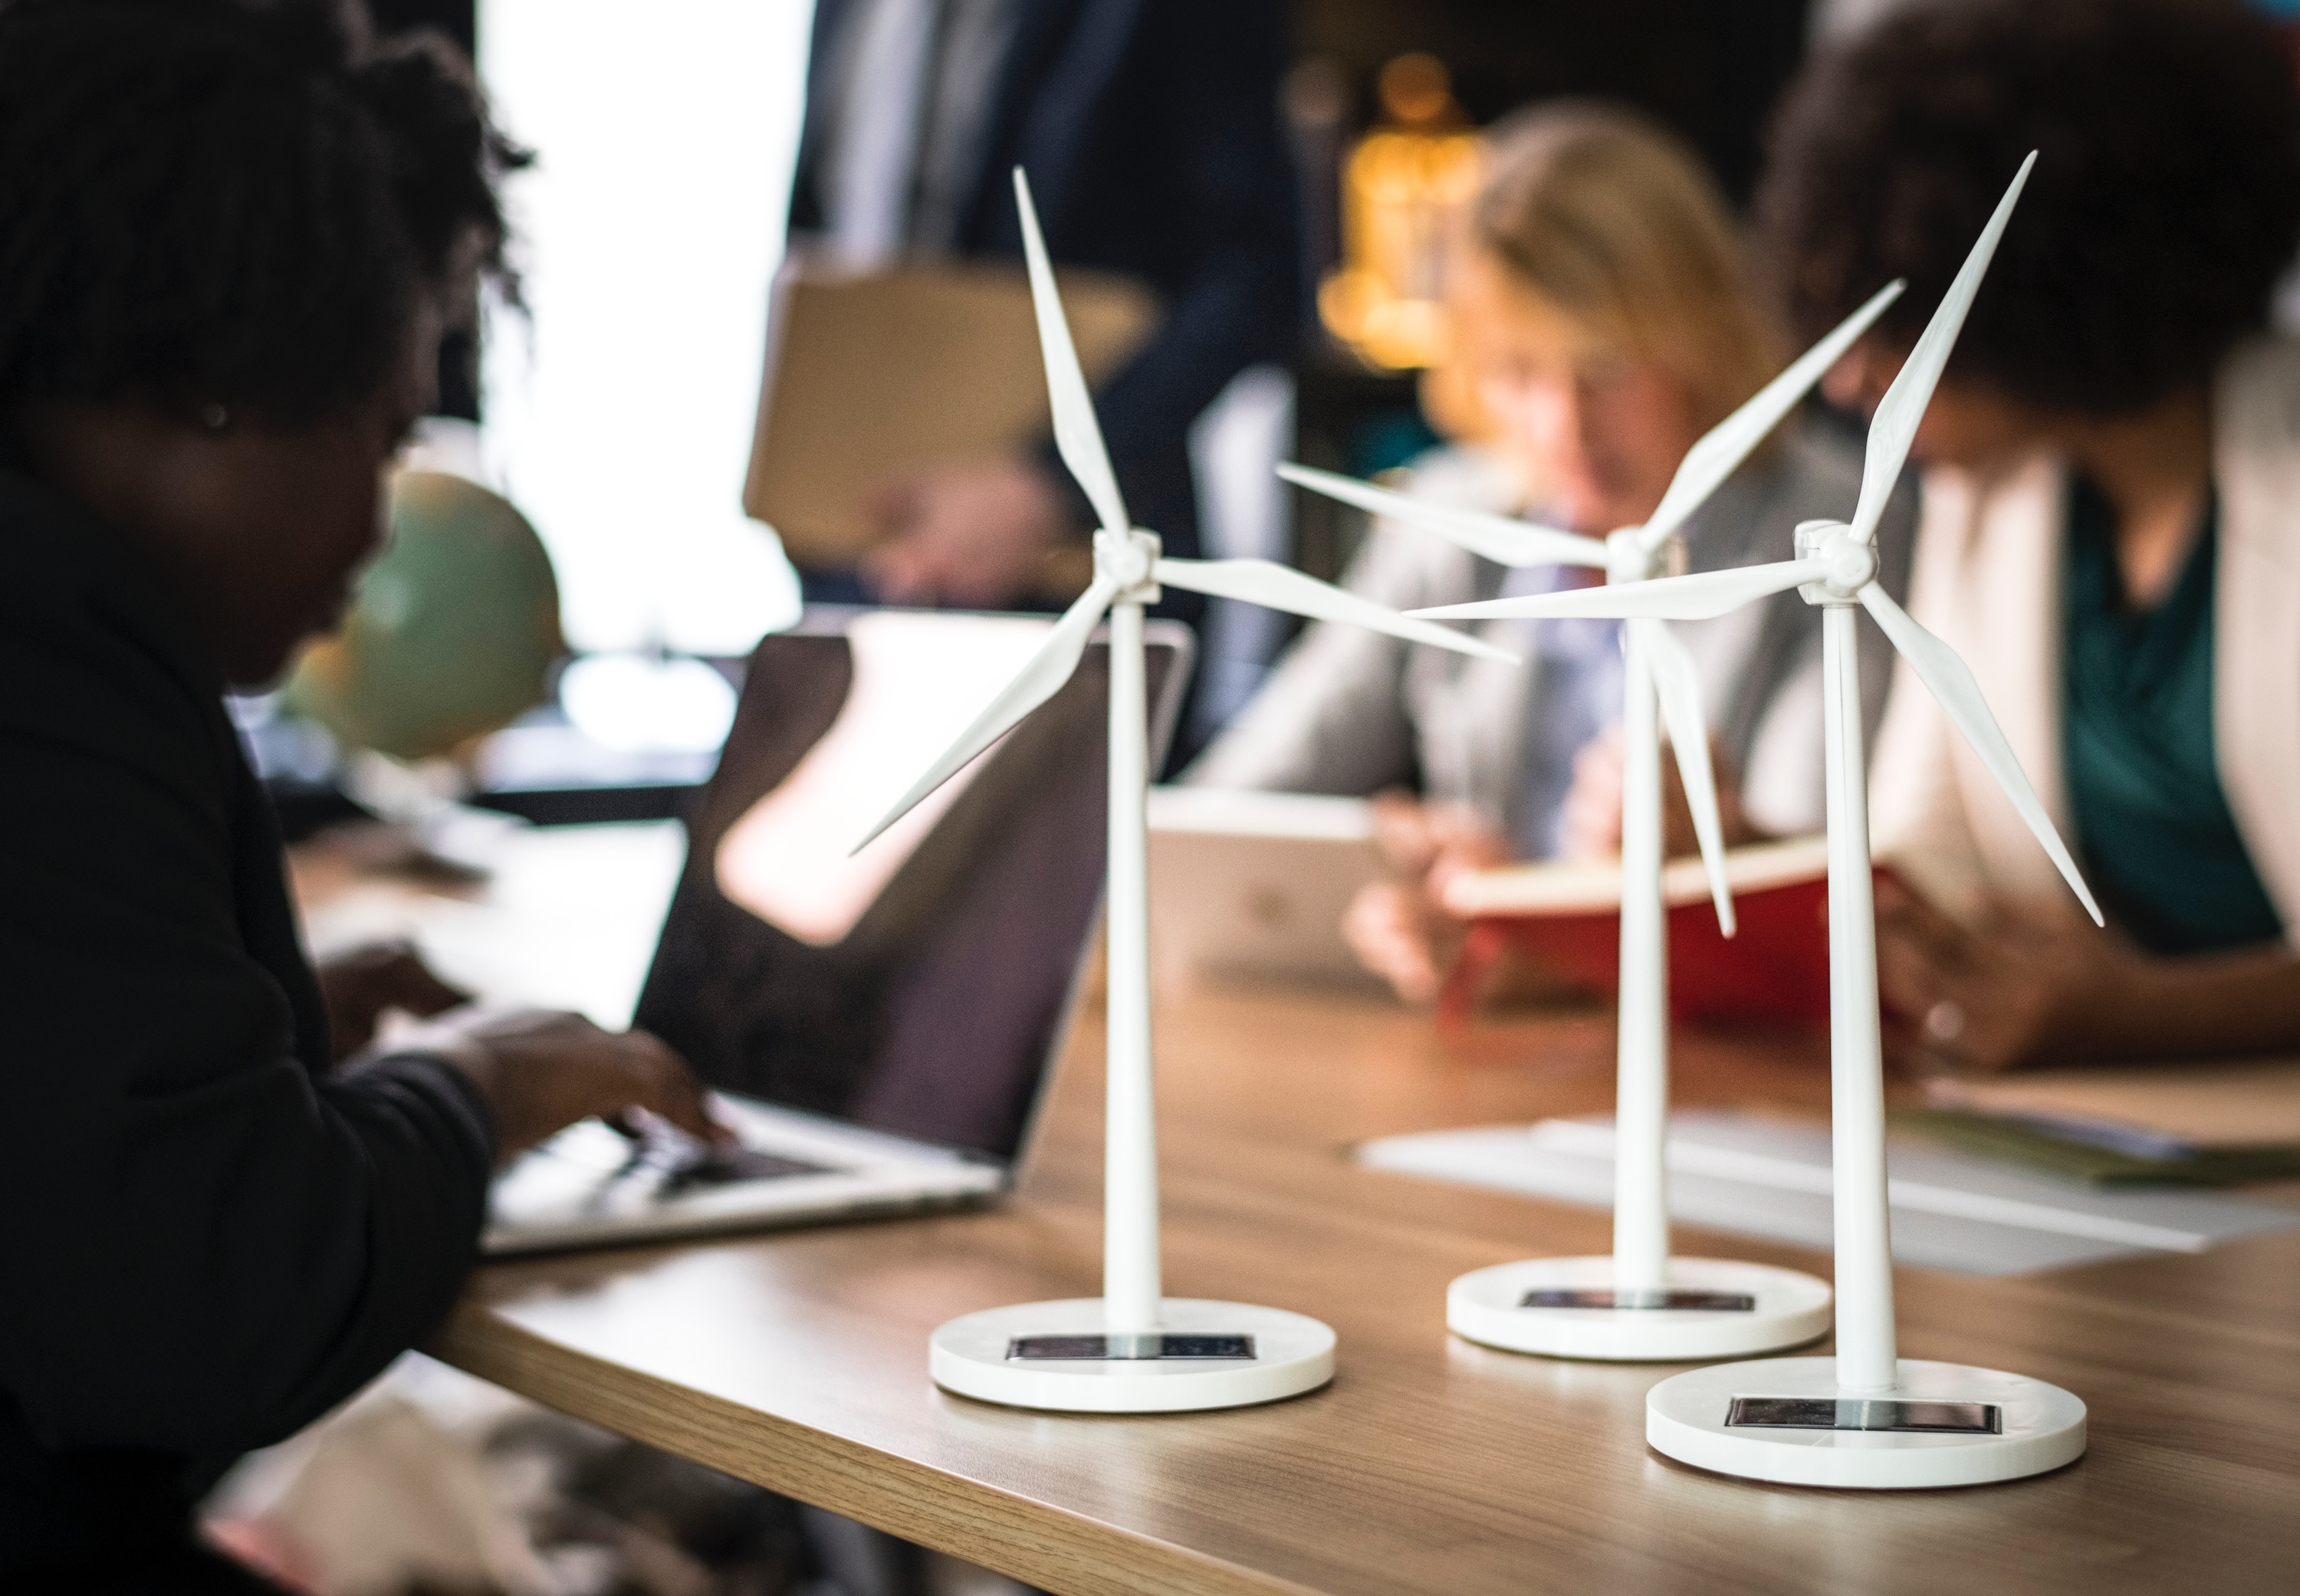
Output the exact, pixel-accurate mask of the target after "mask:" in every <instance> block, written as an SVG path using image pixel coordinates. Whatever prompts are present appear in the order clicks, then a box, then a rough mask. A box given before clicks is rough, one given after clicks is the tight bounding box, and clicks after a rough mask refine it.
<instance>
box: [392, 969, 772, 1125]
mask: <svg viewBox="0 0 2300 1596" xmlns="http://www.w3.org/2000/svg"><path fill="white" fill-rule="evenodd" d="M385 1048H387V1049H388V1050H389V1051H391V1052H421V1053H429V1054H430V1055H432V1056H433V1057H435V1058H439V1059H444V1060H446V1061H447V1062H448V1063H450V1064H452V1065H454V1067H455V1068H458V1069H460V1070H462V1072H463V1074H464V1075H465V1076H469V1077H470V1079H471V1083H472V1084H473V1085H476V1086H477V1087H478V1088H479V1093H480V1094H481V1095H482V1096H484V1097H485V1098H486V1099H487V1104H488V1106H489V1107H490V1108H492V1109H493V1110H495V1118H496V1152H497V1156H498V1157H499V1158H500V1159H503V1160H509V1159H510V1158H511V1157H512V1155H513V1154H515V1153H519V1152H522V1151H526V1150H527V1149H528V1148H529V1147H532V1146H534V1145H535V1144H536V1143H538V1142H540V1141H542V1140H543V1139H544V1138H545V1137H546V1136H549V1135H553V1134H554V1133H555V1132H558V1131H561V1130H563V1129H565V1128H566V1127H567V1126H571V1125H572V1124H574V1123H575V1122H576V1121H577V1120H579V1119H588V1118H593V1117H595V1116H596V1117H597V1118H603V1119H606V1120H608V1121H609V1122H610V1123H615V1122H618V1121H620V1120H621V1118H622V1117H624V1116H625V1115H627V1114H628V1113H629V1111H630V1110H634V1109H644V1110H646V1111H648V1112H649V1113H652V1114H656V1115H659V1116H661V1117H662V1118H664V1119H666V1120H669V1121H670V1122H671V1124H672V1125H675V1126H678V1127H679V1129H681V1130H683V1131H685V1132H687V1135H692V1136H696V1137H700V1138H701V1139H702V1140H704V1142H707V1143H712V1145H714V1146H725V1145H728V1144H729V1143H731V1142H732V1140H733V1137H732V1135H731V1133H730V1132H729V1131H728V1130H727V1128H726V1127H725V1126H722V1125H721V1124H720V1123H719V1122H718V1121H717V1120H715V1119H713V1118H712V1117H711V1112H710V1110H709V1109H708V1108H707V1107H706V1106H705V1105H704V1089H703V1084H702V1082H700V1081H698V1080H696V1078H695V1075H694V1072H693V1071H691V1070H690V1069H688V1068H687V1062H686V1060H683V1059H681V1058H680V1057H679V1055H678V1054H677V1053H675V1052H672V1051H671V1049H670V1047H668V1046H667V1045H665V1044H664V1043H662V1041H661V1040H660V1039H659V1038H657V1037H654V1036H653V1035H649V1034H647V1033H646V1032H645V1031H603V1030H601V1029H600V1028H599V1027H597V1026H595V1025H593V1024H592V1023H591V1022H590V1021H589V1020H587V1019H585V1018H583V1017H582V1016H581V1015H579V1014H558V1013H551V1012H547V1011H544V1010H534V1009H509V1010H506V1009H489V1008H485V1007H481V1006H479V1005H472V1006H469V1007H465V1008H462V1009H456V1010H450V1011H449V1012H448V1013H446V1014H443V1015H441V1016H440V1017H438V1018H436V1019H430V1020H425V1021H422V1022H421V1023H418V1024H412V1025H405V1026H399V1027H394V1028H392V1029H391V1030H390V1031H389V1032H388V1033H387V1035H386V1036H385V1037H384V1038H383V1039H382V1040H381V1041H380V1042H379V1043H378V1044H377V1051H380V1050H382V1049H385ZM357 1067H358V1065H357V1061H356V1060H354V1062H353V1064H352V1065H351V1066H350V1068H357Z"/></svg>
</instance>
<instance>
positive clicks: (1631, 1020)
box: [1278, 283, 1903, 1359]
mask: <svg viewBox="0 0 2300 1596" xmlns="http://www.w3.org/2000/svg"><path fill="white" fill-rule="evenodd" d="M1902 287H1903V285H1901V284H1899V283H1894V284H1892V285H1890V286H1889V287H1886V288H1885V289H1884V290H1882V291H1881V292H1879V294H1878V295H1876V296H1875V297H1874V298H1872V299H1871V300H1870V301H1869V303H1867V304H1865V305H1863V306H1862V307H1861V308H1860V309H1859V310H1858V311H1856V312H1854V313H1853V314H1852V315H1851V316H1849V317H1847V318H1846V320H1845V322H1844V324H1843V325H1841V326H1839V327H1838V328H1837V329H1836V330H1835V331H1833V332H1831V333H1830V334H1829V336H1828V337H1826V338H1823V339H1822V340H1821V342H1820V343H1819V344H1816V345H1813V348H1812V349H1810V350H1808V351H1807V352H1806V353H1805V354H1804V357H1803V358H1802V359H1800V360H1798V361H1797V362H1796V364H1795V365H1792V366H1791V367H1789V368H1788V370H1786V371H1783V372H1782V373H1781V374H1780V375H1779V377H1776V378H1774V379H1773V380H1772V381H1771V382H1770V383H1768V384H1767V385H1766V386H1765V387H1763V389H1761V390H1760V391H1759V392H1758V393H1757V394H1756V395H1754V397H1753V398H1751V399H1750V400H1749V402H1748V403H1746V404H1744V405H1743V406H1741V408H1740V409H1739V410H1738V411H1734V412H1733V413H1732V414H1731V415H1729V416H1728V417H1726V418H1725V420H1722V421H1721V422H1719V423H1718V424H1717V425H1716V426H1715V427H1714V428H1711V429H1710V431H1709V432H1707V433H1706V434H1704V436H1702V438H1701V440H1700V441H1699V442H1697V443H1696V444H1695V445H1693V447H1692V448H1691V449H1689V450H1688V451H1687V452H1686V456H1685V459H1684V461H1682V462H1681V463H1680V464H1679V466H1678V469H1677V475H1676V477H1675V478H1673V479H1672V480H1671V483H1670V485H1669V491H1668V492H1666V493H1665V494H1663V495H1662V500H1661V503H1659V504H1658V505H1656V506H1655V507H1654V513H1653V516H1652V518H1651V519H1650V520H1647V521H1646V523H1645V524H1644V525H1643V526H1641V527H1624V528H1621V530H1619V531H1617V532H1615V533H1613V535H1612V536H1610V537H1607V538H1605V539H1604V540H1603V541H1600V540H1599V539H1597V538H1594V537H1584V536H1579V534H1576V533H1571V532H1564V531H1560V530H1557V529H1556V528H1549V527H1537V526H1529V525H1528V524H1527V523H1525V522H1523V521H1520V520H1512V519H1510V518H1508V517H1505V516H1498V515H1483V514H1479V513H1476V512H1474V511H1460V510H1453V509H1448V508H1446V507H1445V506H1442V505H1436V504H1431V503H1427V502H1426V501H1423V500H1420V499H1413V498H1409V497H1407V496H1405V495H1403V494H1395V493H1389V492H1387V491H1385V490H1383V489H1381V488H1378V487H1371V486H1367V485H1366V484H1364V483H1362V482H1354V481H1352V480H1351V479H1350V478H1346V477H1337V476H1334V475H1333V474H1331V473H1330V472H1327V471H1318V470H1307V469H1305V468H1304V467H1301V466H1292V465H1286V466H1280V467H1279V468H1278V472H1279V476H1281V477H1284V478H1286V479H1287V480H1288V481H1289V482H1294V483H1298V484H1299V485H1301V486H1304V487H1307V488H1311V489H1313V490H1314V491H1316V492H1318V493H1321V494H1326V495H1329V496H1331V497H1333V498H1337V499H1340V500H1342V501H1344V502H1345V503H1351V504H1355V505H1357V506H1359V507H1360V508H1361V509H1364V510H1368V511H1373V512H1375V513H1377V514H1380V515H1385V516H1389V517H1392V518H1394V519H1396V520H1401V521H1404V522H1405V523H1406V524H1408V525H1409V526H1417V527H1421V528H1426V529H1428V530H1429V531H1431V532H1435V533H1438V535H1439V536H1444V537H1447V538H1450V539H1452V540H1453V541H1454V542H1455V543H1458V544H1461V545H1462V546H1463V547H1464V548H1466V549H1469V550H1470V551H1471V553H1478V554H1482V555H1484V556H1485V557H1486V558H1487V559H1489V560H1493V561H1497V562H1498V563H1500V564H1503V565H1509V566H1527V565H1581V566H1590V567H1594V568H1596V569H1601V570H1603V571H1604V572H1605V573H1606V578H1607V580H1608V581H1609V582H1611V583H1616V584H1619V583H1628V582H1643V581H1646V580H1647V579H1649V578H1656V577H1660V576H1663V575H1664V574H1665V572H1666V570H1667V569H1668V562H1669V560H1670V557H1671V550H1672V548H1673V547H1674V546H1676V544H1677V543H1678V536H1677V535H1678V532H1679V529H1680V528H1682V527H1683V526H1684V525H1685V523H1686V522H1687V521H1688V520H1691V519H1692V517H1693V515H1694V513H1695V512H1696V511H1698V510H1699V509H1700V508H1701V506H1702V505H1703V504H1704V503H1707V501H1708V499H1709V496H1710V495H1712V494H1713V493H1715V492H1716V491H1717V489H1718V487H1719V486H1721V485H1722V484H1723V483H1724V482H1725V480H1726V478H1729V477H1730V476H1731V475H1732V474H1733V473H1734V471H1735V470H1738V469H1739V467H1740V464H1741V462H1742V461H1744V460H1746V459H1747V458H1748V456H1749V453H1750V451H1751V450H1753V449H1754V448H1755V447H1756V446H1757V445H1758V444H1759V443H1761V442H1763V439H1764V437H1765V436H1766V435H1767V434H1769V433H1771V431H1772V429H1773V428H1775V427H1777V426H1779V424H1780V421H1781V419H1782V418H1783V417H1785V416H1786V415H1788V412H1789V411H1791V410H1792V409H1793V408H1795V407H1796V404H1797V403H1798V402H1799V401H1801V400H1802V399H1804V396H1805V395H1806V394H1807V393H1808V392H1810V391H1811V389H1812V387H1813V384H1815V383H1816V382H1819V381H1820V380H1821V375H1822V373H1824V372H1826V371H1827V370H1829V367H1830V366H1832V365H1834V364H1836V363H1837V361H1838V358H1839V357H1840V356H1842V355H1843V354H1844V353H1845V352H1846V350H1847V349H1849V348H1850V347H1852V345H1853V344H1854V340H1855V339H1857V338H1859V337H1861V335H1862V334H1863V333H1864V332H1866V331H1868V330H1869V327H1870V324H1871V322H1873V321H1875V320H1876V319H1877V318H1878V317H1879V315H1881V314H1882V313H1883V312H1884V310H1885V307H1886V306H1887V305H1888V304H1890V303H1893V301H1894V300H1895V299H1896V298H1897V297H1898V296H1899V295H1900V292H1901V288H1902ZM1599 591H1602V590H1599ZM1477 612H1478V613H1480V614H1486V613H1503V612H1504V611H1496V610H1490V609H1487V608H1482V607H1481V608H1479V610H1478V611H1477ZM1505 612H1507V613H1513V614H1514V613H1519V611H1514V610H1512V611H1505ZM1625 629H1626V634H1627V635H1626V636H1625V638H1624V643H1625V654H1626V658H1625V661H1624V664H1625V667H1626V669H1625V670H1624V673H1623V674H1624V676H1625V677H1626V678H1627V679H1626V686H1627V695H1626V702H1625V703H1624V705H1623V708H1622V716H1621V723H1622V730H1623V739H1622V772H1621V993H1620V999H1621V1020H1620V1027H1619V1036H1620V1042H1619V1048H1620V1055H1619V1057H1620V1063H1619V1066H1618V1068H1619V1075H1618V1085H1616V1087H1615V1092H1614V1115H1613V1125H1614V1132H1613V1256H1612V1257H1610V1258H1542V1259H1528V1260H1526V1261H1524V1262H1521V1263H1509V1264H1499V1265H1496V1266H1495V1267H1494V1268H1487V1269H1478V1270H1474V1271H1472V1272H1471V1273H1470V1274H1467V1275H1464V1276H1461V1278H1459V1279H1457V1280H1455V1281H1454V1284H1453V1285H1452V1286H1451V1287H1450V1288H1449V1289H1448V1290H1447V1292H1446V1325H1447V1326H1448V1327H1450V1328H1451V1329H1452V1330H1453V1331H1454V1333H1455V1334H1458V1335H1463V1336H1467V1337H1468V1338H1469V1339H1470V1340H1471V1341H1476V1342H1484V1343H1485V1344H1487V1345H1488V1346H1495V1347H1503V1348H1506V1349H1508V1350H1509V1351H1515V1352H1544V1353H1548V1354H1550V1355H1552V1356H1554V1357H1565V1358H1621V1359H1692V1358H1720V1357H1729V1356H1731V1355H1734V1354H1736V1353H1744V1352H1763V1351H1771V1350H1773V1349H1775V1348H1778V1347H1789V1346H1795V1345H1796V1344H1797V1343H1799V1342H1808V1341H1812V1340H1813V1339H1814V1338H1815V1337H1817V1336H1819V1335H1821V1334H1825V1333H1826V1332H1827V1331H1828V1329H1829V1286H1828V1284H1827V1283H1826V1282H1824V1281H1821V1280H1816V1279H1815V1278H1813V1276H1810V1275H1805V1274H1801V1273H1799V1272H1797V1271H1796V1270H1794V1269H1779V1268H1771V1267H1769V1266H1767V1265H1763V1264H1752V1263H1741V1262H1737V1261H1732V1260H1729V1259H1707V1258H1672V1257H1671V1256H1670V1251H1669V1171H1668V1166H1667V1162H1666V1151H1667V1144H1668V1135H1669V942H1668V927H1667V921H1666V915H1667V906H1666V904H1665V903H1664V902H1663V897H1662V816H1661V725H1660V723H1661V722H1664V721H1665V722H1666V723H1667V725H1668V727H1669V736H1670V741H1671V744H1672V745H1674V747H1675V748H1676V750H1677V762H1678V769H1679V773H1680V774H1681V775H1682V776H1683V777H1684V781H1685V795H1686V802H1687V803H1688V806H1689V807H1690V808H1691V810H1693V824H1694V830H1695V832H1696V835H1698V836H1699V838H1700V842H1701V854H1702V859H1703V860H1704V863H1705V864H1706V865H1707V866H1708V871H1709V887H1710V893H1711V895H1712V896H1713V898H1714V899H1715V901H1716V904H1717V920H1718V924H1719V926H1720V927H1721V928H1722V929H1723V930H1724V933H1725V935H1728V936H1730V935H1733V900H1732V897H1731V895H1730V893H1729V889H1728V887H1727V885H1726V881H1725V860H1724V852H1725V845H1724V838H1723V836H1722V835H1721V826H1720V824H1719V821H1718V814H1717V787H1716V780H1715V777H1714V774H1713V772H1712V770H1711V769H1710V765H1709V738H1708V733H1707V731H1706V730H1705V729H1704V726H1703V721H1702V711H1701V685H1700V683H1699V681H1698V680H1697V679H1696V673H1695V670H1694V666H1693V661H1692V659H1691V657H1690V656H1689V655H1688V654H1687V653H1686V651H1685V645H1684V644H1681V643H1679V641H1678V640H1677V636H1676V635H1675V634H1674V633H1672V632H1671V630H1670V628H1669V626H1668V623H1667V622H1665V621H1661V620H1655V619H1646V618H1643V617H1640V618H1638V619H1631V620H1630V621H1629V625H1628V627H1627V628H1625ZM1656 700H1658V708H1659V711H1660V713H1659V716H1658V717H1656V714H1655V708H1656Z"/></svg>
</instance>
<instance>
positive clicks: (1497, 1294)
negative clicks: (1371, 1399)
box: [1446, 1257, 1833, 1363]
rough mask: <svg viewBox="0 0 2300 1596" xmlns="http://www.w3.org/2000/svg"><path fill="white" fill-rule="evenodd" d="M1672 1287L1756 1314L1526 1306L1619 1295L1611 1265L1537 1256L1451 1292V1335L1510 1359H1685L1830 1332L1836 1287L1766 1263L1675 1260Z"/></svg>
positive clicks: (1771, 1346) (1486, 1272) (1467, 1279)
mask: <svg viewBox="0 0 2300 1596" xmlns="http://www.w3.org/2000/svg"><path fill="white" fill-rule="evenodd" d="M1667 1283H1668V1285H1669V1287H1670V1289H1671V1290H1676V1291H1688V1292H1703V1293H1725V1294H1726V1295H1729V1296H1737V1297H1749V1298H1754V1307H1752V1308H1749V1309H1686V1308H1649V1309H1647V1308H1639V1309H1618V1308H1556V1307H1533V1308H1529V1307H1527V1306H1525V1299H1526V1294H1527V1293H1529V1292H1578V1291H1595V1292H1604V1291H1610V1290H1612V1289H1613V1259H1611V1258H1610V1257H1608V1258H1536V1259H1527V1260H1526V1261H1524V1262H1522V1263H1508V1264H1497V1265H1496V1266H1495V1267H1494V1268H1489V1269H1478V1270H1475V1271H1473V1272H1472V1273H1471V1274H1467V1275H1464V1276H1461V1277H1460V1278H1459V1279H1457V1280H1455V1281H1454V1284H1452V1285H1451V1286H1450V1287H1448V1288H1447V1290H1446V1327H1447V1328H1448V1329H1450V1330H1452V1331H1453V1332H1454V1334H1456V1335H1460V1336H1463V1337H1466V1338H1467V1339H1468V1340H1471V1341H1474V1342H1480V1343H1482V1344H1484V1345H1486V1346H1489V1347H1499V1348H1501V1349H1503V1350H1504V1351H1510V1352H1538V1353H1541V1354H1543V1355H1544V1356H1546V1357H1550V1358H1603V1359H1620V1360H1623V1361H1651V1362H1671V1363H1675V1362H1686V1361H1690V1360H1692V1359H1700V1358H1732V1357H1738V1356H1741V1355H1743V1354H1745V1353H1749V1352H1771V1351H1778V1350H1779V1349H1780V1348H1782V1347H1794V1346H1799V1345H1802V1344H1803V1343H1804V1342H1809V1341H1816V1340H1818V1339H1820V1338H1821V1336H1823V1335H1826V1334H1829V1309H1830V1305H1831V1302H1832V1301H1833V1299H1832V1297H1831V1294H1830V1292H1829V1283H1828V1282H1827V1281H1824V1280H1816V1279H1814V1278H1813V1276H1810V1275H1801V1274H1799V1273H1798V1272H1797V1271H1796V1270H1795V1269H1777V1268H1772V1267H1771V1266H1770V1265H1767V1264H1753V1263H1736V1262H1733V1261H1731V1260H1730V1259H1715V1258H1672V1259H1670V1260H1669V1270H1668V1275H1667Z"/></svg>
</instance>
